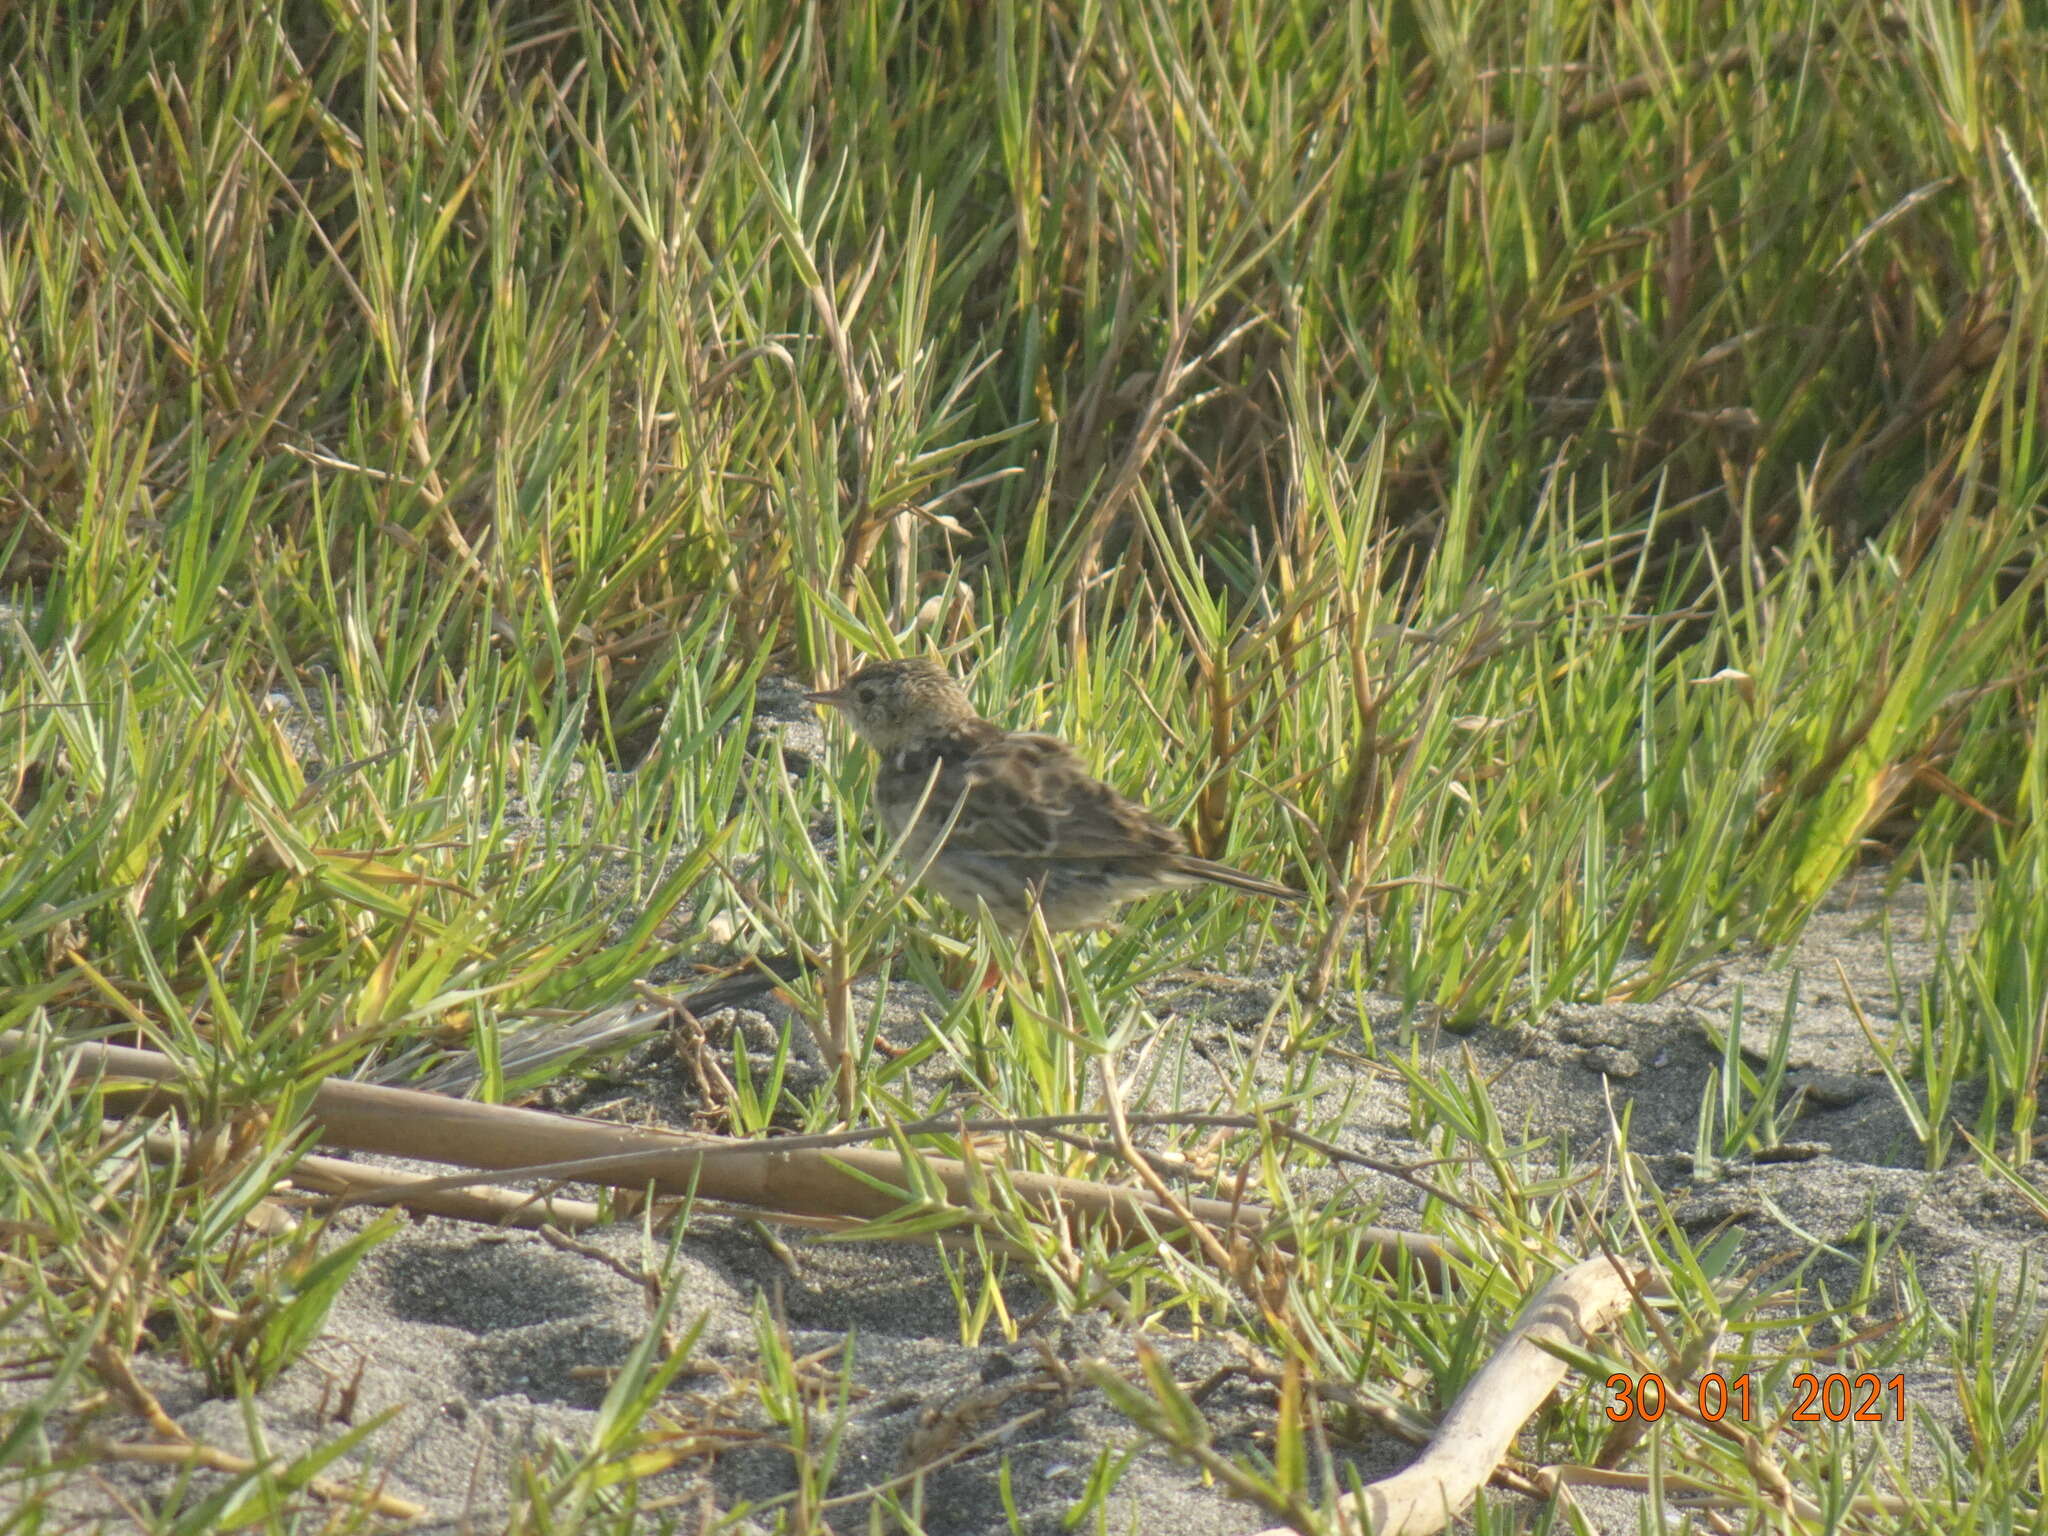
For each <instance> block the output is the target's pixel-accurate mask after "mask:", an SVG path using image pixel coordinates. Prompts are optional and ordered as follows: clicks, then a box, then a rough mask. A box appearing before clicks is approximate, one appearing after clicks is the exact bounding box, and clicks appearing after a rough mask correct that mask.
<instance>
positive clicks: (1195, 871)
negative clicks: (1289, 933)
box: [1174, 854, 1308, 901]
mask: <svg viewBox="0 0 2048 1536" xmlns="http://www.w3.org/2000/svg"><path fill="white" fill-rule="evenodd" d="M1174 867H1175V868H1176V869H1177V870H1179V871H1180V872H1181V873H1182V874H1184V875H1192V876H1194V878H1195V879H1197V880H1207V881H1209V882H1211V883H1212V884H1215V885H1227V886H1230V887H1232V888H1233V889H1235V890H1240V891H1250V892H1252V893H1253V894H1254V895H1258V896H1272V897H1275V898H1277V899H1278V900H1281V901H1302V900H1305V899H1306V898H1307V896H1308V893H1307V892H1306V891H1297V890H1296V889H1295V888H1294V887H1293V886H1291V885H1276V884H1274V883H1273V882H1272V881H1271V880H1261V879H1260V878H1259V877H1258V876H1257V875H1248V874H1246V873H1245V872H1244V871H1243V870H1241V869H1232V868H1231V867H1230V866H1229V865H1228V864H1218V863H1217V862H1216V861H1215V860H1214V859H1198V858H1195V857H1194V856H1193V855H1192V854H1189V855H1184V856H1183V857H1181V858H1179V859H1176V860H1175V861H1174Z"/></svg>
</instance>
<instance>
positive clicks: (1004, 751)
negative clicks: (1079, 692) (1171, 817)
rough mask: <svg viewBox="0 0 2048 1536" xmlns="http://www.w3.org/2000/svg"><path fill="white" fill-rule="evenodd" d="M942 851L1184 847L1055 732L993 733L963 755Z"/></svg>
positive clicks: (1079, 852)
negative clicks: (961, 781) (959, 798)
mask: <svg viewBox="0 0 2048 1536" xmlns="http://www.w3.org/2000/svg"><path fill="white" fill-rule="evenodd" d="M966 769H967V774H966V778H967V787H966V803H965V804H964V805H963V806H962V807H961V811H960V819H959V821H958V822H956V823H955V824H954V827H953V834H952V836H951V837H949V838H948V839H947V840H946V845H947V846H948V847H949V848H954V849H958V850H961V851H964V852H973V853H982V854H987V855H990V856H992V857H997V858H1039V859H1043V858H1053V859H1088V858H1159V857H1171V856H1173V855H1175V854H1178V853H1180V852H1181V851H1182V849H1183V848H1184V847H1185V844H1183V842H1182V841H1181V836H1180V834H1179V833H1178V832H1176V831H1174V830H1173V828H1171V827H1168V826H1166V825H1165V824H1163V823H1162V822H1160V821H1159V820H1158V819H1157V818H1155V817H1154V816H1152V814H1151V813H1150V812H1148V811H1147V810H1146V809H1145V808H1144V807H1143V806H1141V805H1138V804H1136V803H1135V802H1133V801H1130V800H1127V799H1125V798H1124V797H1123V796H1122V795H1120V794H1118V793H1117V792H1116V791H1115V790H1113V789H1111V788H1110V787H1109V786H1108V785H1107V784H1105V783H1103V782H1102V781H1101V780H1100V779H1098V778H1096V777H1095V776H1094V775H1093V774H1091V773H1089V772H1088V768H1087V765H1086V764H1085V763H1083V762H1082V761H1081V758H1080V755H1079V754H1078V753H1076V752H1075V751H1074V749H1073V748H1072V747H1070V746H1068V745H1067V744H1066V743H1065V742H1064V741H1061V740H1060V739H1059V738H1058V737H1056V736H1041V735H1036V734H1025V733H1020V734H1017V735H1007V736H1001V737H997V738H995V739H993V740H991V741H989V742H987V743H985V744H983V745H982V746H981V748H980V749H979V750H978V751H976V752H975V754H974V755H973V756H972V757H971V758H969V759H968V760H967V763H966Z"/></svg>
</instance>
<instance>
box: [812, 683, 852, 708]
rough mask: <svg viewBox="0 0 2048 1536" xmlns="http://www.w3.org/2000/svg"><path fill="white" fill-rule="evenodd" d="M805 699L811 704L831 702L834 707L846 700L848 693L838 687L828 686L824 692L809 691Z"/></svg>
mask: <svg viewBox="0 0 2048 1536" xmlns="http://www.w3.org/2000/svg"><path fill="white" fill-rule="evenodd" d="M804 701H805V702H806V703H809V704H830V705H831V706H832V707H833V708H834V709H837V708H838V707H839V706H840V705H842V704H844V703H845V702H846V695H845V693H844V691H843V690H841V689H838V688H827V689H825V690H824V691H823V692H822V693H807V694H805V695H804Z"/></svg>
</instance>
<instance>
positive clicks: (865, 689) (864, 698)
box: [853, 683, 875, 704]
mask: <svg viewBox="0 0 2048 1536" xmlns="http://www.w3.org/2000/svg"><path fill="white" fill-rule="evenodd" d="M853 696H854V697H855V698H856V699H859V700H860V701H861V703H863V704H872V703H874V702H875V690H874V686H873V685H872V684H870V683H862V684H861V685H860V686H859V687H858V688H856V689H854V690H853Z"/></svg>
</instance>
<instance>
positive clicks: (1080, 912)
mask: <svg viewBox="0 0 2048 1536" xmlns="http://www.w3.org/2000/svg"><path fill="white" fill-rule="evenodd" d="M805 697H806V698H808V699H809V700H810V701H811V702H812V703H813V704H829V705H831V706H832V707H833V708H835V709H837V710H840V711H841V712H842V713H844V714H845V716H846V720H847V723H848V724H849V725H851V726H852V727H853V730H854V733H855V734H856V735H858V736H859V737H860V738H861V739H862V740H863V741H865V742H866V743H867V744H868V745H869V746H871V747H873V748H874V749H875V751H876V753H877V754H879V755H880V757H881V759H882V767H881V771H880V772H879V773H878V774H877V775H876V776H875V811H876V814H877V816H878V817H879V818H880V820H881V823H882V826H883V828H884V829H885V830H886V831H887V832H888V834H889V836H890V837H891V838H892V839H893V838H897V837H902V836H903V830H904V828H905V827H906V826H909V825H910V823H911V820H912V818H913V817H915V818H916V822H917V825H916V826H915V828H913V829H912V831H911V833H910V835H909V836H908V837H904V840H903V857H904V858H905V859H907V860H908V861H909V862H910V863H911V865H912V866H913V867H918V866H921V867H923V869H924V883H925V884H927V885H929V886H930V887H932V889H934V890H936V891H937V892H938V893H939V894H940V895H941V896H944V897H945V898H946V899H947V900H948V901H950V902H952V903H953V904H954V905H955V906H958V907H963V908H965V909H966V910H967V911H969V912H972V911H973V910H974V905H975V903H976V902H977V901H980V902H986V903H987V904H988V909H989V912H990V913H991V914H992V915H993V916H994V918H995V920H996V922H997V923H998V924H999V925H1001V926H1002V928H1003V929H1004V930H1005V931H1007V932H1010V933H1017V932H1020V931H1021V930H1022V929H1023V928H1024V927H1025V925H1026V924H1028V923H1029V922H1030V920H1031V906H1032V903H1033V902H1034V901H1036V902H1037V904H1038V906H1039V908H1040V909H1041V910H1042V911H1043V912H1044V913H1045V924H1046V927H1047V928H1049V929H1052V930H1053V931H1055V932H1057V931H1059V930H1061V929H1068V928H1090V927H1094V926H1096V925H1098V924H1100V923H1101V922H1103V921H1104V920H1105V919H1106V918H1107V917H1108V916H1109V914H1110V913H1111V911H1112V910H1114V909H1115V908H1116V907H1117V906H1118V905H1119V904H1121V903H1123V902H1126V901H1132V900H1135V899H1136V898H1138V897H1140V896H1149V895H1151V894H1152V893H1153V892H1155V891H1163V890H1168V889H1170V888H1172V887H1174V886H1184V885H1199V884H1202V883H1203V882H1205V881H1206V882H1208V883H1211V884H1215V885H1228V886H1234V887H1235V888H1236V889H1238V890H1241V891H1252V892H1255V893H1256V894H1258V895H1260V896H1274V897H1278V898H1280V899H1281V900H1283V901H1298V900H1300V899H1301V894H1302V893H1301V892H1299V891H1296V890H1291V889H1289V888H1288V887H1287V886H1284V885H1275V884H1274V883H1273V882H1272V881H1270V880H1261V879H1259V878H1258V877H1257V876H1256V875H1248V874H1246V873H1245V872H1244V871H1243V870H1240V869H1232V868H1231V867H1230V866H1229V865H1228V864H1218V863H1215V862H1214V861H1213V860H1210V859H1198V858H1196V857H1195V856H1194V855H1193V854H1191V853H1189V852H1188V851H1187V842H1186V840H1185V839H1183V838H1182V837H1181V835H1180V833H1179V832H1177V831H1176V830H1175V829H1173V828H1172V827H1169V826H1167V825H1166V824H1165V823H1164V822H1162V821H1160V820H1159V819H1158V818H1157V817H1155V816H1154V815H1153V814H1152V813H1151V812H1150V811H1147V810H1146V809H1145V808H1144V807H1143V806H1141V805H1139V804H1137V803H1136V802H1135V801H1131V800H1126V799H1125V798H1124V797H1123V796H1122V795H1120V794H1118V793H1117V792H1116V791H1115V790H1113V789H1111V788H1110V787H1109V786H1108V785H1107V784H1105V783H1103V782H1102V781H1101V780H1100V779H1098V778H1095V777H1094V776H1093V775H1091V774H1090V773H1089V772H1088V770H1087V767H1086V766H1085V765H1084V764H1083V763H1082V761H1081V758H1080V756H1079V755H1078V754H1077V753H1076V752H1075V751H1074V749H1073V748H1072V747H1070V746H1068V745H1067V744H1066V743H1065V742H1064V741H1061V740H1060V739H1059V738H1057V737H1055V736H1041V735H1037V734H1034V733H1026V732H1010V731H1006V730H1004V729H1003V728H1002V727H1001V726H999V725H996V724H994V723H993V722H992V721H988V720H984V719H982V718H981V716H980V715H978V714H976V713H975V711H974V705H973V702H972V701H971V700H969V698H968V697H967V691H966V690H965V689H964V688H962V687H961V686H960V685H959V683H957V682H955V681H954V680H953V678H952V676H951V675H950V674H948V673H947V671H946V669H945V668H944V667H941V666H940V665H939V664H938V663H937V662H933V661H924V660H919V659H916V658H911V659H907V660H903V661H878V662H875V663H873V664H872V665H870V666H868V667H865V668H863V669H862V670H861V671H859V672H856V673H855V674H854V675H853V676H852V677H850V678H848V679H847V680H846V681H845V682H844V683H841V684H840V685H839V686H838V687H837V688H833V689H830V690H828V691H826V692H823V693H811V694H806V695H805ZM920 804H922V806H923V810H922V811H921V812H920V810H919V806H920ZM949 822H950V823H951V830H950V831H948V830H947V825H948V823H949ZM942 833H943V834H944V836H945V841H944V843H943V844H942V845H941V846H940V847H939V850H938V852H937V853H936V854H934V853H933V852H932V844H933V843H934V841H936V840H937V839H938V838H939V836H940V834H942Z"/></svg>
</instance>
